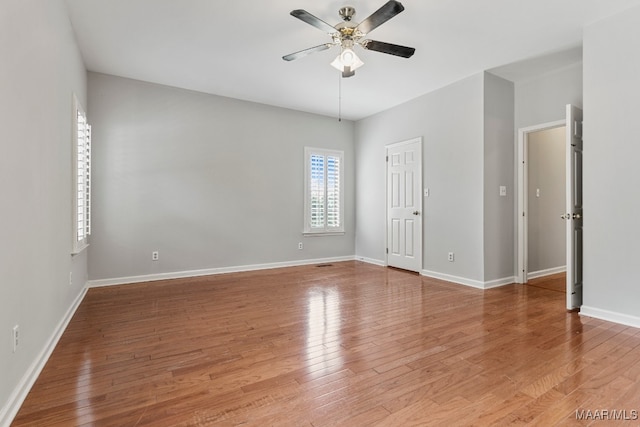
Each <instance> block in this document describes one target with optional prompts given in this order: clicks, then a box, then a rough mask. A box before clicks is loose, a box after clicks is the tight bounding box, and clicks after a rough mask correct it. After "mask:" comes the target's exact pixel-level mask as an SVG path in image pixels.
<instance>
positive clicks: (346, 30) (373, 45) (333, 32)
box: [282, 0, 416, 77]
mask: <svg viewBox="0 0 640 427" xmlns="http://www.w3.org/2000/svg"><path fill="white" fill-rule="evenodd" d="M403 10H404V6H402V3H400V2H398V1H394V0H390V1H388V2H386V3H385V4H384V5H383V6H382V7H381V8H380V9H378V10H376V11H375V12H373V13H372V14H371V15H370V16H369V17H368V18H366V19H365V20H364V21H362V22H360V23H359V24H358V23H356V22H353V17H354V16H355V14H356V10H355V8H353V7H352V6H345V7H343V8H341V9H340V10H339V11H338V13H339V14H340V16H341V17H342V19H343V21H344V22H340V23H339V24H337V25H336V26H332V25H330V24H328V23H326V22H325V21H323V20H322V19H320V18H318V17H316V16H314V15H312V14H310V13H309V12H307V11H306V10H303V9H296V10H293V11H291V16H293V17H295V18H298V19H300V20H301V21H304V22H306V23H307V24H309V25H313V26H314V27H316V28H318V29H319V30H322V31H325V32H326V33H328V34H329V35H330V36H331V38H332V39H333V41H332V42H330V43H324V44H321V45H318V46H314V47H310V48H308V49H303V50H301V51H298V52H294V53H291V54H289V55H285V56H283V57H282V59H284V60H285V61H293V60H294V59H298V58H302V57H303V56H306V55H309V54H310V53H314V52H320V51H323V50H327V49H329V48H331V47H333V46H340V47H341V52H340V55H338V57H337V58H336V59H335V60H334V61H333V62H332V63H331V65H332V66H334V67H335V68H337V69H338V70H339V71H342V77H351V76H353V75H354V74H355V70H356V69H357V68H360V67H361V66H362V65H364V63H363V62H362V61H361V60H360V58H358V56H357V55H356V53H355V52H354V51H353V47H354V46H355V45H360V46H361V47H363V48H364V49H367V50H373V51H376V52H382V53H386V54H389V55H395V56H400V57H402V58H410V57H411V56H412V55H413V54H414V53H415V51H416V50H415V49H414V48H412V47H406V46H400V45H397V44H391V43H385V42H380V41H377V40H369V39H366V40H363V39H364V37H365V36H366V35H367V34H368V33H370V32H371V31H373V30H374V29H375V28H377V27H378V26H380V25H382V24H384V23H385V22H387V21H388V20H389V19H391V18H393V17H394V16H396V15H397V14H399V13H400V12H402V11H403Z"/></svg>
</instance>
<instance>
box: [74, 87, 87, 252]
mask: <svg viewBox="0 0 640 427" xmlns="http://www.w3.org/2000/svg"><path fill="white" fill-rule="evenodd" d="M72 114H73V115H72V134H71V162H72V163H71V203H72V206H71V215H72V216H71V233H72V236H71V242H72V248H71V254H72V255H77V254H79V253H80V252H82V251H83V250H85V249H86V248H87V247H88V246H89V236H90V235H91V125H90V124H89V123H88V121H87V114H86V112H85V111H84V109H83V108H82V105H81V104H80V101H79V100H78V98H77V97H76V95H75V94H74V95H73V112H72ZM80 117H82V118H83V120H84V123H85V125H86V128H85V131H84V135H83V138H82V144H83V145H84V150H85V152H86V157H85V161H84V162H83V170H84V171H86V172H85V179H86V181H85V185H84V189H83V192H82V196H83V198H84V201H83V204H82V208H83V213H80V212H79V209H78V207H79V204H80V202H79V200H78V186H79V185H80V182H79V179H78V175H79V163H80V159H79V145H80V144H81V138H80V133H81V132H82V130H81V129H80V126H79V118H80ZM79 215H82V227H83V228H84V233H83V235H82V236H83V238H82V239H78V236H79V225H80V221H79Z"/></svg>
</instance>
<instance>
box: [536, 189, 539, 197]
mask: <svg viewBox="0 0 640 427" xmlns="http://www.w3.org/2000/svg"><path fill="white" fill-rule="evenodd" d="M536 197H540V189H539V188H536Z"/></svg>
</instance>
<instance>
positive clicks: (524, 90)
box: [515, 62, 582, 131]
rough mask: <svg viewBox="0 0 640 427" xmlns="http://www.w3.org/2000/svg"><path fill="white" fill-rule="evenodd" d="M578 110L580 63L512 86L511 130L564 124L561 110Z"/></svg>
mask: <svg viewBox="0 0 640 427" xmlns="http://www.w3.org/2000/svg"><path fill="white" fill-rule="evenodd" d="M567 104H573V105H575V106H577V107H580V108H582V62H578V63H576V64H573V65H570V66H568V67H564V68H562V69H559V70H556V71H553V72H549V73H546V74H544V75H541V76H536V77H535V78H531V79H527V80H524V81H518V82H516V83H515V129H516V131H517V130H518V129H519V128H523V127H528V126H535V125H539V124H542V123H549V122H555V121H557V120H564V118H565V106H566V105H567Z"/></svg>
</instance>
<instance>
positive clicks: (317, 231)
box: [302, 147, 345, 236]
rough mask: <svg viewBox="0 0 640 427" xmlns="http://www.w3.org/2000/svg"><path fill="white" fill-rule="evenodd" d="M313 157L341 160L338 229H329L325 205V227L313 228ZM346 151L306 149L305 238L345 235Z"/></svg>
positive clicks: (325, 183) (325, 182)
mask: <svg viewBox="0 0 640 427" xmlns="http://www.w3.org/2000/svg"><path fill="white" fill-rule="evenodd" d="M312 155H320V156H323V157H325V158H326V157H327V156H332V157H338V158H339V165H340V166H339V171H338V179H339V182H340V184H339V191H340V196H339V203H340V209H339V215H340V225H339V226H338V227H328V226H327V214H326V205H325V215H324V227H311V194H310V184H311V156H312ZM325 171H326V163H325ZM324 176H325V180H324V185H325V194H326V188H327V180H326V172H325V175H324ZM344 230H345V228H344V151H342V150H330V149H325V148H313V147H304V227H303V233H302V234H303V235H304V236H336V235H344V234H345V231H344Z"/></svg>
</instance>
